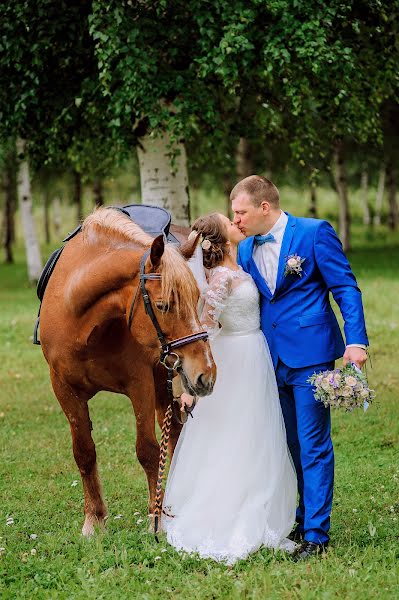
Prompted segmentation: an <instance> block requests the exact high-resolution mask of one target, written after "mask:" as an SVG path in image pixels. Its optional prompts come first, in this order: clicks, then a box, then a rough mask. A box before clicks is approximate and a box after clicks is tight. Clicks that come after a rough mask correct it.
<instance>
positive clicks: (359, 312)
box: [238, 214, 368, 368]
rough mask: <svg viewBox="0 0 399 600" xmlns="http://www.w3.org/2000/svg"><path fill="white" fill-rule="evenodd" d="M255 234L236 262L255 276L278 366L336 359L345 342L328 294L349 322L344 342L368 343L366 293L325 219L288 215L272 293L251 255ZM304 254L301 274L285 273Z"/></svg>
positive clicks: (240, 249) (263, 320) (264, 327)
mask: <svg viewBox="0 0 399 600" xmlns="http://www.w3.org/2000/svg"><path fill="white" fill-rule="evenodd" d="M254 243H255V242H254V238H253V237H249V238H247V239H246V240H244V241H242V242H241V243H240V244H239V247H238V263H239V264H240V265H241V266H242V268H243V269H244V271H246V272H247V273H250V275H252V277H253V279H254V281H255V283H256V285H257V287H258V289H259V292H260V296H261V328H262V331H263V333H264V334H265V336H266V339H267V342H268V344H269V348H270V352H271V355H272V359H273V364H274V366H276V365H277V362H278V358H279V357H280V358H281V360H282V361H283V362H284V363H285V364H286V365H288V366H289V367H291V368H302V367H308V366H312V365H318V364H321V363H325V362H329V361H333V360H335V359H337V358H339V357H341V356H342V355H343V353H344V351H345V343H344V340H343V337H342V334H341V331H340V328H339V325H338V322H337V319H336V317H335V315H334V312H333V310H332V308H331V305H330V301H329V292H331V293H332V295H333V297H334V300H335V301H336V302H337V304H338V306H339V308H340V311H341V313H342V316H343V318H344V321H345V325H344V331H345V337H346V344H365V345H368V339H367V333H366V325H365V322H364V314H363V306H362V297H361V292H360V290H359V288H358V287H357V283H356V279H355V276H354V275H353V273H352V270H351V268H350V265H349V262H348V260H347V258H346V256H345V254H344V252H343V249H342V245H341V242H340V240H339V238H338V236H337V234H336V233H335V231H334V229H333V228H332V227H331V225H330V224H329V223H327V221H321V220H318V219H307V218H297V217H294V216H292V215H289V214H288V223H287V226H286V229H285V232H284V237H283V240H282V246H281V252H280V259H279V265H278V272H277V281H276V289H275V292H274V294H272V293H271V291H270V290H269V288H268V286H267V284H266V281H265V280H264V278H263V277H262V276H261V274H260V273H259V270H258V268H257V266H256V264H255V262H254V260H253V258H252V252H253V247H254ZM292 254H297V255H298V256H300V257H301V258H304V259H305V260H304V262H303V263H302V273H301V276H299V275H296V274H289V275H287V276H284V271H285V267H286V262H287V259H288V257H289V256H290V255H292Z"/></svg>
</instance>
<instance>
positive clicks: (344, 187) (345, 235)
mask: <svg viewBox="0 0 399 600" xmlns="http://www.w3.org/2000/svg"><path fill="white" fill-rule="evenodd" d="M334 163H335V169H334V174H335V183H336V187H337V192H338V199H339V237H340V238H341V242H342V246H343V248H344V250H345V252H347V251H348V250H350V213H349V201H348V183H347V174H346V168H345V161H344V147H343V143H342V142H337V143H336V144H335V149H334Z"/></svg>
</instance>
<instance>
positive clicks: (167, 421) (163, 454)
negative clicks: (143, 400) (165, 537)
mask: <svg viewBox="0 0 399 600" xmlns="http://www.w3.org/2000/svg"><path fill="white" fill-rule="evenodd" d="M171 420H172V404H169V405H168V408H167V410H166V413H165V417H164V420H163V423H162V437H161V446H160V449H159V467H158V479H157V487H156V491H155V509H154V534H155V539H156V541H157V542H159V540H158V537H157V533H158V525H159V517H160V515H161V512H162V481H163V474H164V471H165V466H166V458H167V452H168V442H169V436H170V425H171Z"/></svg>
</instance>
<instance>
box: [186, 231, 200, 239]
mask: <svg viewBox="0 0 399 600" xmlns="http://www.w3.org/2000/svg"><path fill="white" fill-rule="evenodd" d="M197 235H198V231H195V229H193V230H192V231H191V232H190V235H189V236H188V238H187V240H189V241H190V242H191V240H193V239H194V238H196V237H197Z"/></svg>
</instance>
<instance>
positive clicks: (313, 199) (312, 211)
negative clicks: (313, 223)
mask: <svg viewBox="0 0 399 600" xmlns="http://www.w3.org/2000/svg"><path fill="white" fill-rule="evenodd" d="M309 187H310V205H309V216H310V217H312V218H313V219H317V193H316V184H315V183H313V182H311V183H310V184H309Z"/></svg>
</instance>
